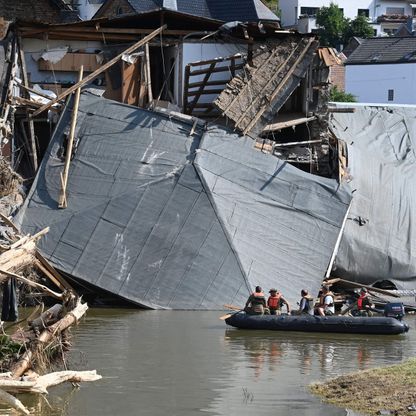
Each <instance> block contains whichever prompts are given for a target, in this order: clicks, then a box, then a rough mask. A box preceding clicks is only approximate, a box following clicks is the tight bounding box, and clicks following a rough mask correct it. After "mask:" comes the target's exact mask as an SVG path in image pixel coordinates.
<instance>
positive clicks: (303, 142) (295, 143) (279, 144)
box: [274, 139, 322, 147]
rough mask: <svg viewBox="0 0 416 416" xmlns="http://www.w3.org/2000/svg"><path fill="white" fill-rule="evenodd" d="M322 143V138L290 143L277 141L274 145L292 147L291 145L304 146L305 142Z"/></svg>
mask: <svg viewBox="0 0 416 416" xmlns="http://www.w3.org/2000/svg"><path fill="white" fill-rule="evenodd" d="M314 143H322V139H316V140H304V141H301V142H289V143H275V145H274V147H291V146H302V145H305V144H314Z"/></svg>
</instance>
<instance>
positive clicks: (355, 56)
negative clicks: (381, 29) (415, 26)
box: [346, 36, 416, 65]
mask: <svg viewBox="0 0 416 416" xmlns="http://www.w3.org/2000/svg"><path fill="white" fill-rule="evenodd" d="M403 62H416V37H412V36H409V37H400V38H399V37H386V38H370V39H364V40H363V42H362V44H361V45H360V46H358V48H357V49H356V50H355V51H354V52H353V53H352V54H351V55H350V56H349V58H348V60H347V62H346V65H354V64H356V65H357V64H386V63H403Z"/></svg>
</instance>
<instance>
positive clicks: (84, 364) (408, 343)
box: [0, 309, 416, 416]
mask: <svg viewBox="0 0 416 416" xmlns="http://www.w3.org/2000/svg"><path fill="white" fill-rule="evenodd" d="M221 314H222V313H221V312H188V311H136V310H116V309H109V310H105V309H95V310H94V309H93V310H91V309H90V310H89V311H88V313H87V317H86V319H84V320H83V321H82V322H81V323H80V325H79V326H78V327H77V328H76V329H75V330H74V331H73V343H74V346H73V349H72V353H71V356H70V358H69V361H68V366H69V368H70V369H77V370H81V369H96V370H97V371H98V373H100V374H101V375H102V376H103V379H102V380H100V381H98V382H95V383H84V384H82V385H81V386H80V387H79V388H74V387H72V386H71V385H70V384H65V385H61V386H57V387H53V388H51V389H50V391H49V395H48V396H46V397H45V398H44V397H36V396H31V395H20V396H19V398H20V399H21V400H22V401H23V402H24V404H25V405H26V406H28V407H29V408H30V409H31V411H32V412H33V414H36V415H43V416H46V415H48V416H52V415H53V416H55V415H77V416H78V415H88V416H107V415H112V416H113V415H123V416H124V415H126V416H127V415H140V416H173V415H178V416H179V415H180V416H188V415H189V416H191V415H192V416H194V415H218V416H223V415H224V416H225V415H226V416H233V415H239V416H240V415H241V416H244V415H250V416H251V415H252V414H253V413H255V414H256V415H258V416H262V415H264V416H266V415H267V416H268V415H270V416H271V415H274V416H275V415H283V416H285V415H289V416H291V415H293V416H303V415H305V416H315V415H316V416H318V415H319V416H326V415H328V416H337V415H346V414H351V413H349V412H348V411H347V410H345V409H340V408H336V407H334V406H330V405H326V404H323V403H321V401H320V399H319V398H318V397H315V396H313V395H311V394H310V393H309V392H308V390H307V385H308V384H309V383H311V382H313V381H317V380H326V379H328V378H331V377H335V376H337V375H340V374H344V373H347V372H351V371H355V370H358V369H367V368H372V367H376V366H380V365H388V364H394V363H398V362H401V361H402V360H403V359H406V358H409V357H412V356H416V342H415V341H416V318H415V316H408V317H406V322H408V323H409V325H410V327H411V330H410V331H409V332H408V333H407V334H404V335H399V336H374V335H373V336H363V335H342V334H308V333H295V332H269V331H243V330H237V329H234V328H230V327H226V325H225V323H224V322H223V321H220V320H219V319H218V317H219V316H220V315H221ZM0 414H1V415H6V414H11V412H10V410H9V409H7V408H5V407H3V408H2V409H0Z"/></svg>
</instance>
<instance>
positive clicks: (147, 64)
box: [144, 43, 153, 108]
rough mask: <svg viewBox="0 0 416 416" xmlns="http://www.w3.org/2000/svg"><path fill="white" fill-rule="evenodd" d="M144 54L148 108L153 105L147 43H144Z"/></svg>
mask: <svg viewBox="0 0 416 416" xmlns="http://www.w3.org/2000/svg"><path fill="white" fill-rule="evenodd" d="M144 56H145V62H146V68H145V71H146V88H147V97H148V99H149V104H148V105H149V108H152V106H153V92H152V76H151V74H150V52H149V44H148V43H146V45H145V47H144Z"/></svg>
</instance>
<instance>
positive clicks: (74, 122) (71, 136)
mask: <svg viewBox="0 0 416 416" xmlns="http://www.w3.org/2000/svg"><path fill="white" fill-rule="evenodd" d="M83 75H84V67H83V65H81V68H80V69H79V75H78V84H80V82H81V81H82V77H83ZM80 95H81V87H78V89H77V91H76V93H75V98H74V107H73V110H72V118H71V128H70V131H69V139H68V145H67V147H66V155H65V165H64V171H63V173H62V188H61V192H60V195H59V202H58V208H66V207H67V206H68V204H67V201H66V185H67V183H68V174H69V164H70V162H71V156H72V148H73V144H74V136H75V127H76V125H77V117H78V106H79V97H80Z"/></svg>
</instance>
